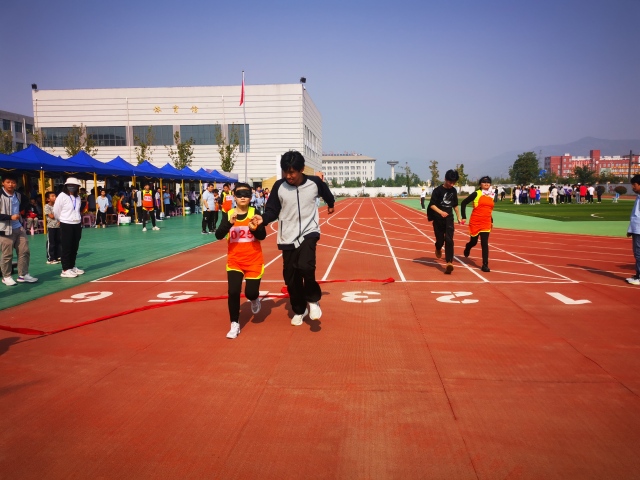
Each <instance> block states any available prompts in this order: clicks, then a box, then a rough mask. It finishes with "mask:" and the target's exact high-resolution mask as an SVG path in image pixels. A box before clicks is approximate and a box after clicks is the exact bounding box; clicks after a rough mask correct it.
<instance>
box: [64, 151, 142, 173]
mask: <svg viewBox="0 0 640 480" xmlns="http://www.w3.org/2000/svg"><path fill="white" fill-rule="evenodd" d="M67 162H70V163H73V164H79V165H84V166H86V167H89V168H91V171H92V172H93V173H96V174H98V175H109V176H116V177H130V176H131V170H130V169H127V168H124V167H119V166H118V165H111V164H109V163H105V162H101V161H99V160H96V159H95V158H93V157H92V156H91V155H89V154H88V153H87V152H85V151H84V150H81V151H80V152H78V153H76V154H75V155H74V156H73V157H71V158H69V159H68V160H67Z"/></svg>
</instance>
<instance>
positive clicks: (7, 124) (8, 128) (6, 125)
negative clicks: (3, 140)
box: [2, 119, 11, 132]
mask: <svg viewBox="0 0 640 480" xmlns="http://www.w3.org/2000/svg"><path fill="white" fill-rule="evenodd" d="M2 129H3V130H6V131H7V132H10V131H11V120H4V119H3V120H2Z"/></svg>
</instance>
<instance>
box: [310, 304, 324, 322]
mask: <svg viewBox="0 0 640 480" xmlns="http://www.w3.org/2000/svg"><path fill="white" fill-rule="evenodd" d="M321 316H322V310H320V304H319V303H317V302H316V303H311V302H309V318H310V319H311V320H320V317H321Z"/></svg>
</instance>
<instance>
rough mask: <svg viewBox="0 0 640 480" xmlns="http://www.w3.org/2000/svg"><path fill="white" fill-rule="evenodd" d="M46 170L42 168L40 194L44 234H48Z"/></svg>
mask: <svg viewBox="0 0 640 480" xmlns="http://www.w3.org/2000/svg"><path fill="white" fill-rule="evenodd" d="M44 190H45V188H44V170H40V196H41V197H42V225H43V228H44V234H45V235H46V234H47V216H46V215H45V214H44V204H45V201H44Z"/></svg>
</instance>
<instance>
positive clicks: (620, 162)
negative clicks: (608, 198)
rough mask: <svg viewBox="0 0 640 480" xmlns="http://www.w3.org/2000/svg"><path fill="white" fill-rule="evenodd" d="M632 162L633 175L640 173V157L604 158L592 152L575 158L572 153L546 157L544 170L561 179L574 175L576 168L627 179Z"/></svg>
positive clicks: (597, 152) (619, 156)
mask: <svg viewBox="0 0 640 480" xmlns="http://www.w3.org/2000/svg"><path fill="white" fill-rule="evenodd" d="M630 161H631V175H636V174H639V173H640V165H639V163H640V155H615V156H602V155H601V154H600V150H590V151H589V156H588V157H574V156H572V155H571V154H570V153H565V154H564V155H556V156H550V157H545V159H544V168H545V170H546V171H547V172H548V173H555V174H556V175H558V176H559V177H568V176H570V175H573V171H574V169H575V168H576V167H583V168H584V167H588V168H589V169H590V170H593V171H594V172H596V175H614V176H618V177H626V176H627V175H628V174H629V162H630Z"/></svg>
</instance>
